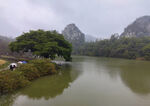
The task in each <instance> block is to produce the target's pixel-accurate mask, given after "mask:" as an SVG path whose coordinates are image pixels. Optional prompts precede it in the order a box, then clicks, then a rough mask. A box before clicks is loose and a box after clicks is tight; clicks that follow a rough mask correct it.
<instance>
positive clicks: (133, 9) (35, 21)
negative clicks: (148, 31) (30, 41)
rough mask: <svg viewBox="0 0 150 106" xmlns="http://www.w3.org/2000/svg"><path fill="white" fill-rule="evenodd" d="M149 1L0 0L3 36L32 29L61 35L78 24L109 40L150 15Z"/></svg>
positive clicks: (89, 32) (0, 32)
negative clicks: (132, 23)
mask: <svg viewBox="0 0 150 106" xmlns="http://www.w3.org/2000/svg"><path fill="white" fill-rule="evenodd" d="M149 5H150V1H148V0H0V35H6V36H11V37H12V36H13V37H15V36H18V35H20V34H21V33H22V32H26V31H28V30H31V29H45V30H52V29H56V30H58V31H59V32H61V31H62V30H63V28H64V27H65V26H66V25H67V24H69V23H75V24H77V26H78V27H79V28H80V29H81V30H82V32H84V33H86V34H91V35H93V36H96V37H99V38H108V37H110V35H111V34H113V33H121V32H122V31H123V29H124V28H125V27H126V26H127V25H128V24H130V23H131V22H132V21H134V20H135V19H136V18H138V17H140V16H143V15H149V14H150V11H149V10H150V9H149Z"/></svg>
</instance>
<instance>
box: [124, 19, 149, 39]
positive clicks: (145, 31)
mask: <svg viewBox="0 0 150 106" xmlns="http://www.w3.org/2000/svg"><path fill="white" fill-rule="evenodd" d="M121 36H126V37H143V36H150V16H143V17H140V18H138V19H136V20H135V21H134V22H133V23H132V24H130V25H129V26H128V27H127V28H125V29H124V32H123V33H122V34H121Z"/></svg>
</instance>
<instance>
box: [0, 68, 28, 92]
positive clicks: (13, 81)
mask: <svg viewBox="0 0 150 106" xmlns="http://www.w3.org/2000/svg"><path fill="white" fill-rule="evenodd" d="M27 84H29V81H28V80H26V79H25V77H24V76H22V75H21V74H20V73H18V72H15V71H14V72H12V71H9V70H8V71H1V72H0V94H3V93H7V92H12V91H13V90H16V89H18V88H22V87H25V86H26V85H27Z"/></svg>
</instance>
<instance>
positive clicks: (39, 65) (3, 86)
mask: <svg viewBox="0 0 150 106" xmlns="http://www.w3.org/2000/svg"><path fill="white" fill-rule="evenodd" d="M56 70H57V65H56V64H54V63H52V62H50V60H49V59H37V60H31V61H29V62H28V64H23V65H20V67H18V68H17V69H16V70H14V71H10V70H6V71H1V72H0V95H1V94H5V93H10V92H13V91H15V90H17V89H19V88H23V87H25V86H28V85H29V84H30V82H31V81H32V80H35V79H37V78H39V77H42V76H46V75H52V74H55V73H57V71H56Z"/></svg>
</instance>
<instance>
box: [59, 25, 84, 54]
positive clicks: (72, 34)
mask: <svg viewBox="0 0 150 106" xmlns="http://www.w3.org/2000/svg"><path fill="white" fill-rule="evenodd" d="M62 34H63V35H64V38H65V39H66V40H67V41H69V42H70V43H71V44H72V46H73V53H74V54H75V52H76V51H77V50H78V48H79V47H81V46H82V44H84V42H85V35H84V33H82V32H81V31H80V29H79V28H78V27H77V26H76V25H75V24H69V25H67V26H66V27H65V29H64V30H63V31H62Z"/></svg>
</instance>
